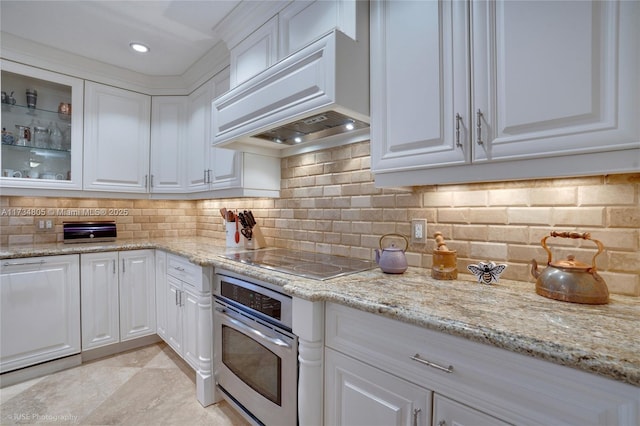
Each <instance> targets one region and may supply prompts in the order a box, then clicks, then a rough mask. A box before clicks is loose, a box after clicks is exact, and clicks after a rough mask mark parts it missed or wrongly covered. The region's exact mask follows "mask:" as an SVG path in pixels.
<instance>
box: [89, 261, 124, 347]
mask: <svg viewBox="0 0 640 426" xmlns="http://www.w3.org/2000/svg"><path fill="white" fill-rule="evenodd" d="M80 271H81V276H82V281H81V285H80V288H81V290H82V291H81V306H82V350H87V349H94V348H98V347H100V346H105V345H108V344H111V343H118V342H119V341H120V321H119V316H120V311H119V303H120V302H119V297H118V253H117V252H106V253H88V254H83V255H81V258H80Z"/></svg>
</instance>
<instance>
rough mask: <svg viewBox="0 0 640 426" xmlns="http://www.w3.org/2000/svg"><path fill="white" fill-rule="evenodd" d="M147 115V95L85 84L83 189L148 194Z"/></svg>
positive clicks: (149, 102) (148, 138) (148, 125)
mask: <svg viewBox="0 0 640 426" xmlns="http://www.w3.org/2000/svg"><path fill="white" fill-rule="evenodd" d="M150 114H151V97H150V96H147V95H143V94H140V93H136V92H132V91H129V90H124V89H119V88H116V87H112V86H106V85H103V84H98V83H94V82H90V81H87V82H86V83H85V104H84V120H85V121H84V124H85V129H84V189H85V190H93V191H113V192H134V193H146V192H147V191H148V188H149V143H150V127H151V126H150V120H151V115H150Z"/></svg>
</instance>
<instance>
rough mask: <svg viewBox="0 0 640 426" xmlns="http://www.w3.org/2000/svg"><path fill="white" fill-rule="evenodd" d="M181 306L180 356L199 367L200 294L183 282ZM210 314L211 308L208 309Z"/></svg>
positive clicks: (195, 367) (196, 368) (196, 367)
mask: <svg viewBox="0 0 640 426" xmlns="http://www.w3.org/2000/svg"><path fill="white" fill-rule="evenodd" d="M180 301H181V308H182V315H183V317H182V330H183V332H182V348H183V349H182V357H183V358H184V359H185V360H186V361H187V362H188V363H189V364H190V365H191V366H192V367H193V368H194V369H195V370H198V369H199V368H200V357H199V350H198V340H199V338H198V336H199V333H198V329H199V327H200V321H201V316H202V312H201V311H200V308H199V305H200V296H198V293H197V292H195V291H193V290H191V289H190V288H189V286H188V285H186V284H183V291H182V293H181V295H180ZM208 313H209V315H211V310H209V312H208Z"/></svg>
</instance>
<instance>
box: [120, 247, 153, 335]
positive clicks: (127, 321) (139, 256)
mask: <svg viewBox="0 0 640 426" xmlns="http://www.w3.org/2000/svg"><path fill="white" fill-rule="evenodd" d="M153 261H154V253H153V250H134V251H123V252H120V340H121V341H125V340H130V339H135V338H137V337H141V336H147V335H149V334H154V333H155V332H156V297H155V294H156V287H155V268H154V262H153Z"/></svg>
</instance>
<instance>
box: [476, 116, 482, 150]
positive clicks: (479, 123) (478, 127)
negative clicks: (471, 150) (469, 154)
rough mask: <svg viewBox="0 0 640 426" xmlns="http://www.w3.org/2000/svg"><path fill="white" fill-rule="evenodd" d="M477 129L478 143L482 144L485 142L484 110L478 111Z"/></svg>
mask: <svg viewBox="0 0 640 426" xmlns="http://www.w3.org/2000/svg"><path fill="white" fill-rule="evenodd" d="M476 129H477V133H478V134H477V139H476V143H477V144H478V145H482V144H483V143H484V142H483V141H482V111H480V110H479V109H478V112H477V113H476Z"/></svg>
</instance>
